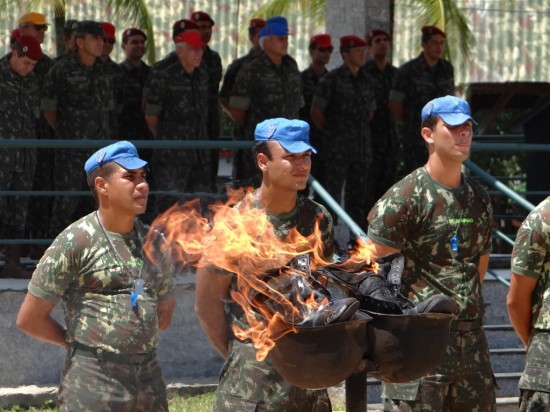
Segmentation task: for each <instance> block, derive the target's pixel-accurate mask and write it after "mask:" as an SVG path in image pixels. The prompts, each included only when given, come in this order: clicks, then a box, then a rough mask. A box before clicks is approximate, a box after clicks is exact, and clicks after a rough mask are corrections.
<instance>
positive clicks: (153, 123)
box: [145, 114, 159, 137]
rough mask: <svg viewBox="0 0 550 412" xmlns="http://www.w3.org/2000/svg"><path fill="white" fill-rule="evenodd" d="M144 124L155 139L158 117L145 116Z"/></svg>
mask: <svg viewBox="0 0 550 412" xmlns="http://www.w3.org/2000/svg"><path fill="white" fill-rule="evenodd" d="M145 122H146V123H147V127H149V130H150V131H151V134H152V135H153V137H157V131H158V124H159V117H158V116H157V115H153V114H146V115H145Z"/></svg>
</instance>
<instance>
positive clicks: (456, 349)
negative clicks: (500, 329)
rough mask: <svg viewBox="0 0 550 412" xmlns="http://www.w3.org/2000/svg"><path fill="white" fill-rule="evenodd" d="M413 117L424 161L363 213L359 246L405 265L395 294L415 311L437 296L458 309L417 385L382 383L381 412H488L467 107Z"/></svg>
mask: <svg viewBox="0 0 550 412" xmlns="http://www.w3.org/2000/svg"><path fill="white" fill-rule="evenodd" d="M419 117H420V116H419ZM421 119H422V129H421V136H422V140H423V141H424V142H425V144H426V145H427V146H428V153H429V156H428V161H427V163H426V164H425V165H424V167H419V168H418V169H416V170H414V171H413V172H411V173H410V174H408V175H407V176H405V177H404V178H403V179H402V180H400V181H399V182H397V183H396V184H395V185H393V186H392V187H391V188H390V189H389V190H388V191H387V192H386V194H384V196H383V197H382V198H381V199H380V200H378V202H377V203H376V204H375V206H374V207H373V208H372V209H371V211H370V213H369V216H368V219H369V230H368V243H369V244H370V245H371V246H372V247H373V248H372V251H373V253H374V255H375V256H374V258H376V257H381V256H386V255H389V254H392V253H401V254H403V255H404V256H405V257H406V258H407V262H408V263H407V266H406V268H405V269H404V271H403V275H402V278H403V282H402V286H401V293H402V294H403V296H405V297H406V298H408V299H410V300H411V301H413V302H414V303H415V304H416V303H418V302H421V301H424V300H426V299H428V298H430V297H432V296H434V295H437V294H440V293H442V294H444V295H446V296H448V297H450V298H452V299H453V300H454V301H455V302H456V303H457V304H458V307H459V308H460V310H459V312H458V314H457V316H456V318H455V319H454V320H453V321H452V322H451V325H450V333H449V340H448V343H447V347H446V349H445V353H444V355H443V358H442V360H441V362H440V364H439V365H438V366H437V367H436V368H434V369H433V370H431V371H430V372H428V374H426V375H425V376H423V377H422V378H420V379H418V380H415V381H412V382H408V383H401V384H393V383H384V391H383V394H384V395H383V397H384V398H385V405H384V410H387V411H411V412H412V411H428V410H429V411H445V412H454V411H477V412H494V411H495V410H496V402H495V380H494V376H493V372H492V366H491V359H490V355H489V347H488V345H487V338H486V336H485V332H484V330H483V316H484V312H485V305H484V303H483V295H482V291H481V285H482V282H483V279H484V277H485V272H486V270H487V265H488V264H489V256H490V253H491V246H492V244H491V233H492V217H493V210H492V206H491V200H490V198H489V194H488V193H487V190H485V188H484V187H483V186H482V185H480V184H479V183H477V182H476V181H475V180H473V179H471V178H470V177H469V176H468V175H465V174H463V173H462V166H463V162H464V160H466V159H467V158H468V156H469V154H470V147H471V144H472V137H473V129H472V128H473V125H474V120H473V119H472V115H471V113H470V107H469V106H468V103H467V102H466V101H465V100H463V99H459V98H458V97H454V96H444V97H439V98H436V99H434V100H432V101H430V102H428V103H427V104H426V105H425V106H424V108H423V109H422V112H421Z"/></svg>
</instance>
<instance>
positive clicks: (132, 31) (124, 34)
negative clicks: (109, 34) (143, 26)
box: [122, 27, 147, 43]
mask: <svg viewBox="0 0 550 412" xmlns="http://www.w3.org/2000/svg"><path fill="white" fill-rule="evenodd" d="M138 34H139V35H140V36H143V37H144V38H145V40H147V35H146V34H145V33H144V32H143V31H141V30H140V29H136V28H135V27H131V28H129V29H126V30H124V31H123V32H122V43H126V42H127V41H128V37H131V36H137V35H138Z"/></svg>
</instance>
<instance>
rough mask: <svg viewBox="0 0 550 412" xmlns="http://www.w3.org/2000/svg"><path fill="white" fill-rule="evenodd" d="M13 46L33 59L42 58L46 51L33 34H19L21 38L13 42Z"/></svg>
mask: <svg viewBox="0 0 550 412" xmlns="http://www.w3.org/2000/svg"><path fill="white" fill-rule="evenodd" d="M13 47H14V48H15V49H16V50H17V51H18V52H19V54H23V55H24V56H27V57H28V58H29V59H32V60H36V61H38V60H42V58H43V57H44V53H42V49H41V48H40V43H38V40H36V39H35V38H34V37H31V36H26V35H25V36H19V38H18V39H17V40H16V41H15V43H14V44H13Z"/></svg>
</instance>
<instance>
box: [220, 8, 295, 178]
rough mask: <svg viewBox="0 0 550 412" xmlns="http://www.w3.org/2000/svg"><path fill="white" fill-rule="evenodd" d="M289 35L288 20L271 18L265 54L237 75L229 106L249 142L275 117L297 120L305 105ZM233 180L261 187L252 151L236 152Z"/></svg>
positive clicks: (263, 36)
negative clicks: (290, 47)
mask: <svg viewBox="0 0 550 412" xmlns="http://www.w3.org/2000/svg"><path fill="white" fill-rule="evenodd" d="M288 34H289V31H288V23H287V21H286V19H285V18H284V17H280V16H276V17H271V18H269V19H268V20H267V22H266V25H265V27H264V28H262V29H261V30H260V47H261V48H262V50H263V51H264V53H262V54H261V55H260V56H259V57H258V58H257V59H255V60H253V61H252V62H250V63H249V64H247V65H245V66H244V67H243V68H242V69H241V70H240V71H239V73H238V74H237V79H236V80H235V84H234V86H233V89H232V90H231V97H230V98H229V107H230V112H231V117H232V118H233V119H234V120H235V122H236V123H237V125H239V126H240V127H242V128H243V129H244V134H243V137H244V139H245V140H253V139H254V129H255V127H256V125H257V124H258V123H260V122H261V121H263V120H265V119H269V118H274V117H286V118H289V119H295V118H297V117H298V115H299V113H298V112H299V110H300V107H302V106H303V97H302V86H301V80H300V71H299V70H298V65H297V64H296V62H295V61H294V59H293V58H292V57H290V56H289V55H288ZM233 177H234V178H235V179H243V183H245V184H246V183H248V184H249V185H250V184H253V185H258V182H259V176H258V171H257V170H256V166H255V162H254V159H253V158H252V157H251V156H250V151H245V150H236V151H235V156H234V159H233Z"/></svg>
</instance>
